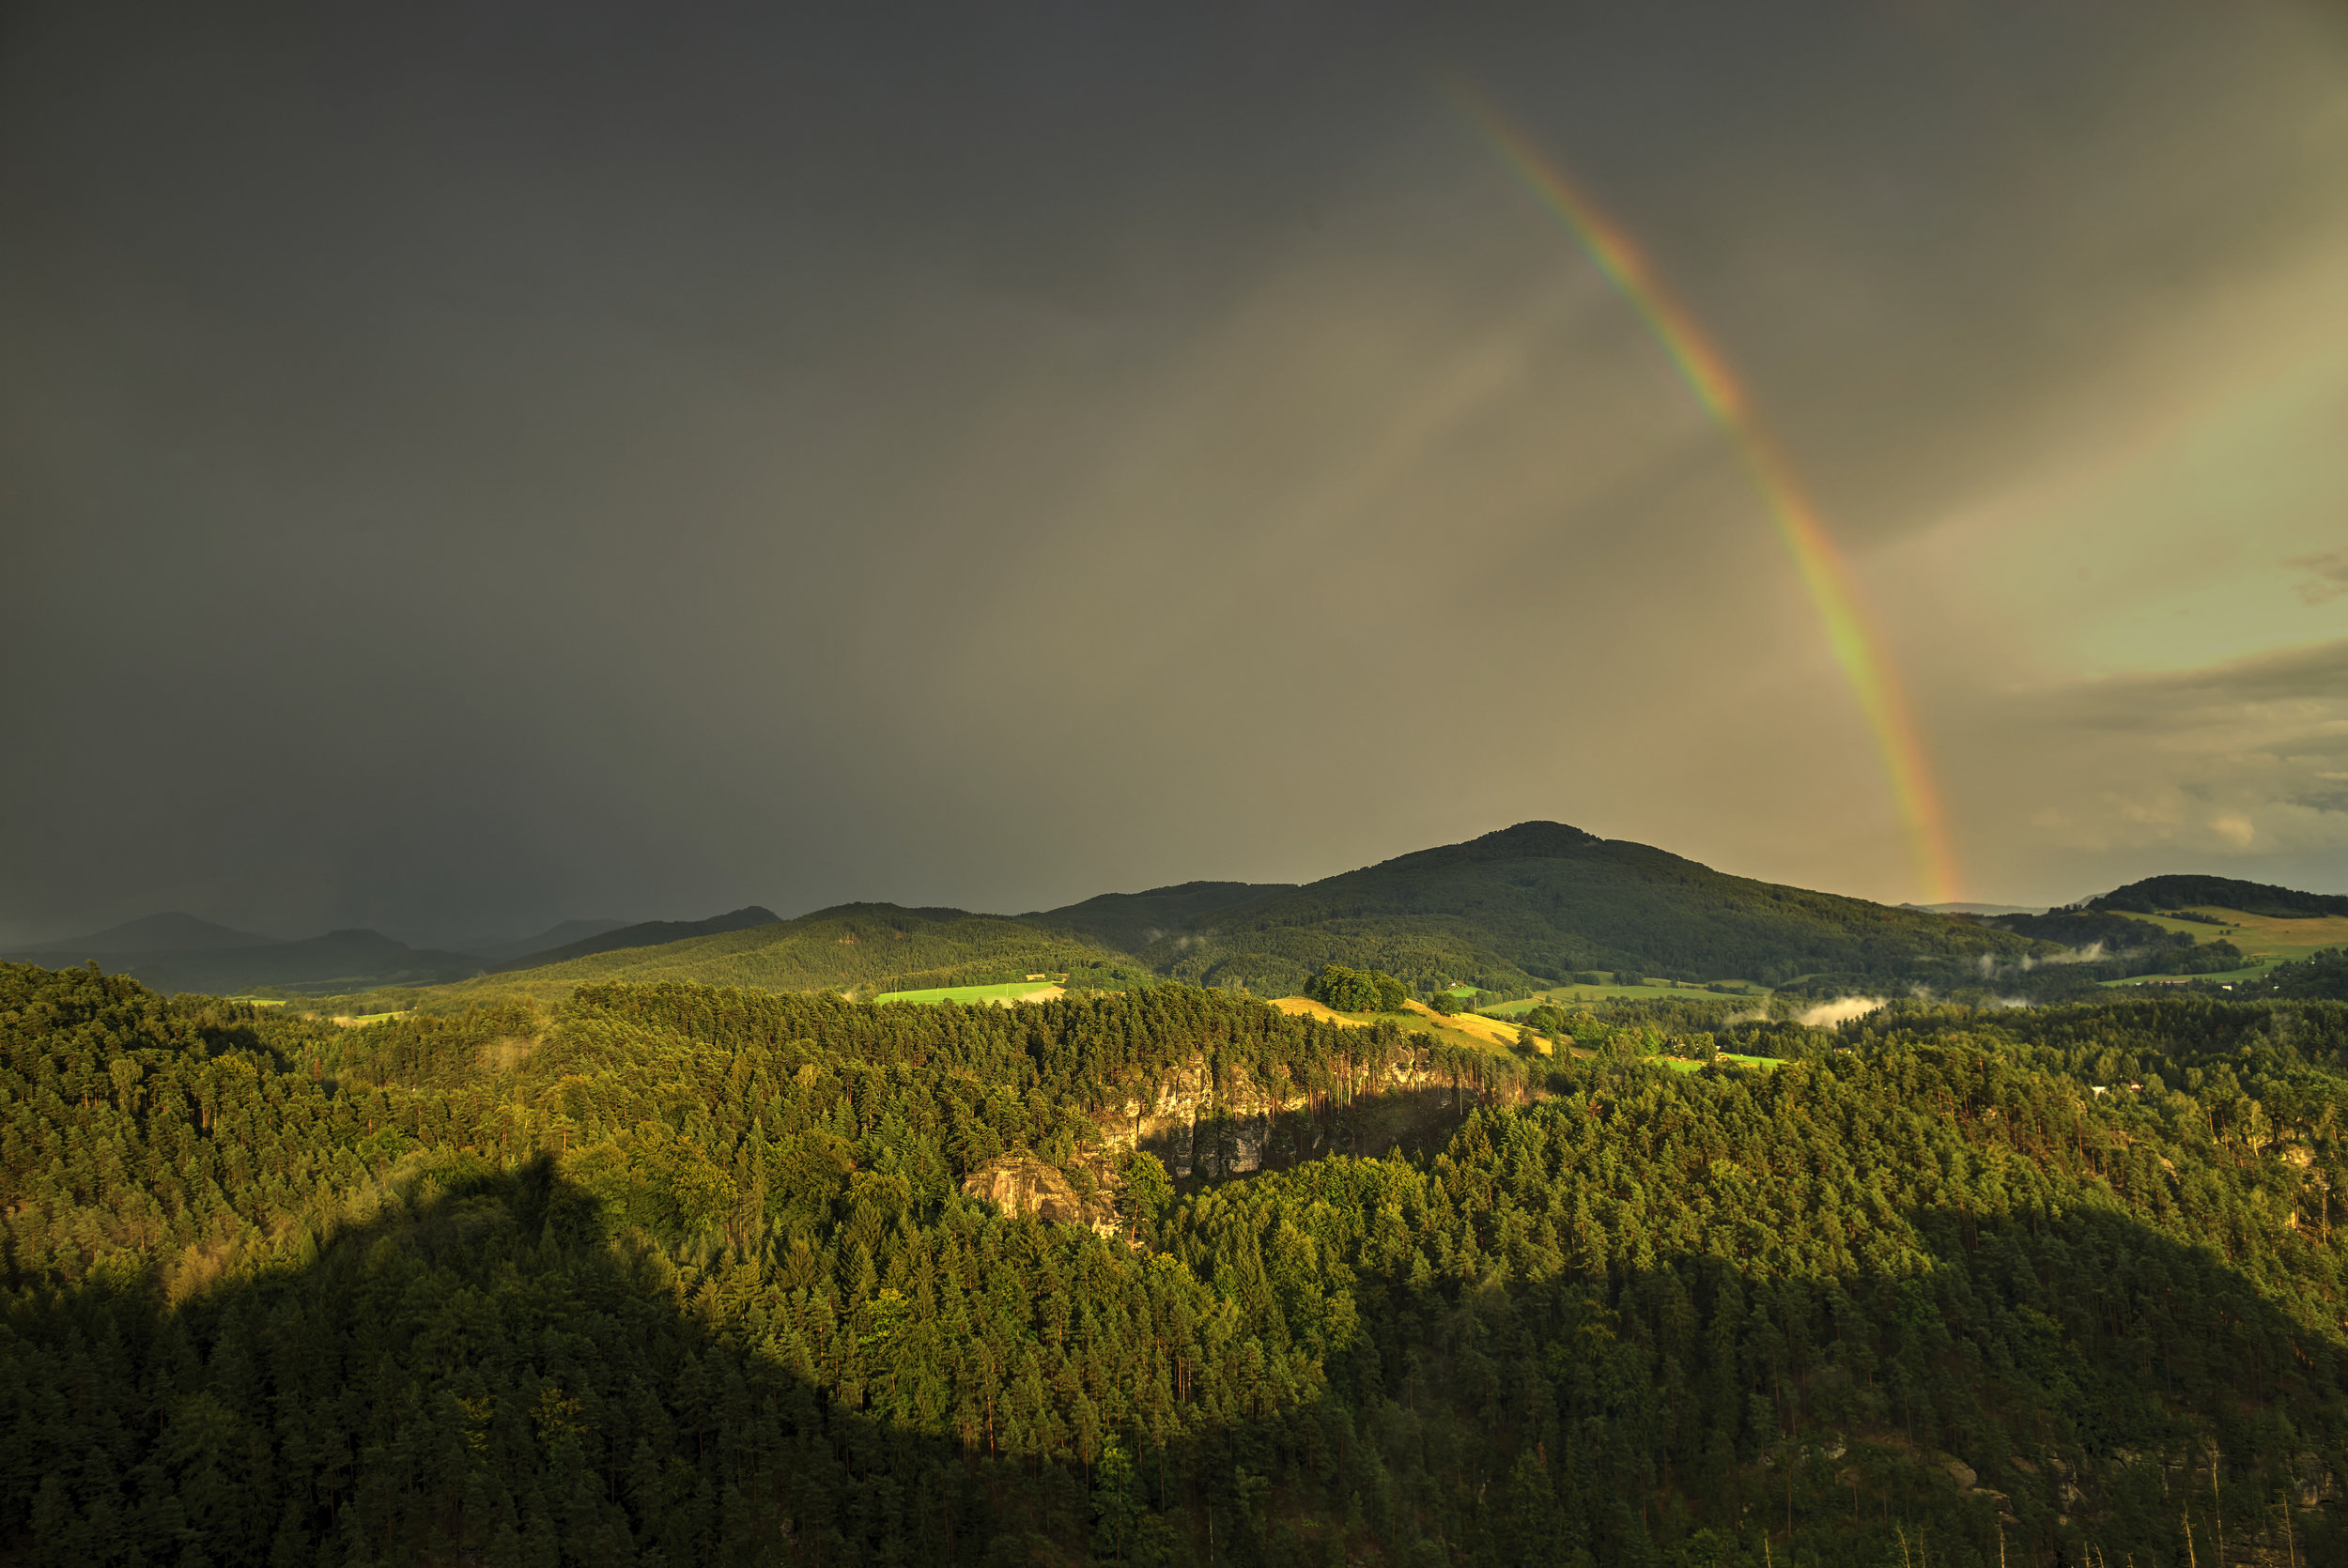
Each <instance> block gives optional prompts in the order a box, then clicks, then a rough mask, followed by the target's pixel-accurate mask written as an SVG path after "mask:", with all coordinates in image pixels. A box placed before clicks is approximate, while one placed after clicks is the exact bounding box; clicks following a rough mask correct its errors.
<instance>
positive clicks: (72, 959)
mask: <svg viewBox="0 0 2348 1568" xmlns="http://www.w3.org/2000/svg"><path fill="white" fill-rule="evenodd" d="M142 924H144V923H143V922H138V921H133V922H131V925H132V926H133V927H137V926H140V925H142ZM117 929H120V928H117ZM11 956H12V957H23V958H27V959H30V960H31V961H34V962H37V963H42V964H46V965H48V966H51V967H56V968H62V967H67V966H70V965H72V964H76V963H80V962H82V961H96V962H97V963H98V965H99V967H100V968H101V969H104V970H106V971H108V972H109V973H111V974H116V975H129V976H132V977H133V978H135V979H137V980H138V981H139V982H140V983H142V984H144V985H146V986H147V987H149V988H150V989H152V990H155V991H161V992H181V991H194V992H207V993H209V994H211V995H215V996H235V995H241V994H243V993H245V992H255V991H289V992H312V993H325V992H340V991H356V990H361V989H363V988H366V987H371V986H387V985H406V986H426V985H442V984H445V983H447V982H448V981H451V980H461V979H463V978H465V977H466V976H469V975H473V974H476V973H478V972H479V971H480V968H481V961H480V960H478V959H475V958H471V957H470V956H468V955H466V954H463V953H444V952H440V951H438V950H436V949H433V948H425V947H410V946H409V945H407V944H406V943H404V942H400V941H397V940H395V939H394V938H392V937H388V936H385V935H384V934H383V933H382V932H381V931H371V930H339V931H329V932H327V933H326V934H325V935H323V936H313V937H307V938H304V939H303V940H301V941H299V942H276V941H270V940H267V939H264V940H263V941H262V942H261V943H260V944H259V945H252V946H238V947H228V946H214V947H201V948H178V949H164V950H161V951H151V952H130V953H124V952H115V953H104V952H98V951H94V950H89V949H87V948H85V947H80V946H73V945H67V946H64V947H59V948H54V949H52V950H51V951H49V952H47V953H23V954H16V955H11Z"/></svg>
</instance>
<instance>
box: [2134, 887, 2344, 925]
mask: <svg viewBox="0 0 2348 1568" xmlns="http://www.w3.org/2000/svg"><path fill="white" fill-rule="evenodd" d="M2199 906H2209V907H2214V908H2217V909H2237V910H2240V911H2241V912H2242V913H2243V914H2245V915H2274V916H2277V917H2278V918H2281V919H2286V920H2288V919H2293V918H2305V917H2306V916H2309V915H2348V894H2342V893H2303V892H2301V891H2299V889H2297V888H2295V887H2277V886H2275V885H2274V884H2271V883H2263V882H2241V881H2238V880H2236V879H2235V878H2232V877H2204V876H2166V877H2147V878H2145V879H2144V880H2143V881H2142V882H2132V883H2129V884H2127V885H2126V886H2125V887H2115V888H2113V889H2112V890H2111V891H2110V892H2109V893H2105V894H2101V895H2099V896H2098V897H2096V898H2093V899H2089V900H2088V901H2087V907H2088V908H2090V909H2116V910H2124V911H2129V912H2131V913H2134V914H2138V915H2160V914H2165V913H2167V912H2168V911H2170V910H2172V909H2193V908H2196V907H2199Z"/></svg>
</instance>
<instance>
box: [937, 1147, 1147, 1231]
mask: <svg viewBox="0 0 2348 1568" xmlns="http://www.w3.org/2000/svg"><path fill="white" fill-rule="evenodd" d="M1087 1168H1088V1169H1089V1170H1090V1171H1091V1174H1092V1176H1093V1179H1094V1181H1095V1182H1096V1183H1097V1184H1098V1185H1097V1187H1096V1189H1095V1191H1094V1193H1093V1195H1092V1196H1091V1197H1090V1198H1087V1197H1085V1196H1083V1195H1082V1194H1080V1193H1079V1192H1078V1191H1076V1189H1075V1186H1074V1183H1072V1182H1071V1181H1070V1180H1069V1179H1068V1177H1067V1176H1065V1175H1063V1174H1062V1173H1061V1172H1060V1171H1059V1170H1058V1168H1057V1167H1055V1166H1052V1165H1047V1164H1045V1163H1044V1162H1043V1161H1041V1160H1038V1159H1036V1158H1035V1157H1034V1156H1033V1155H1028V1154H1006V1155H1003V1156H1001V1157H1000V1158H999V1159H996V1160H990V1161H987V1162H986V1163H985V1164H984V1165H982V1166H981V1167H980V1168H979V1169H977V1170H975V1171H973V1172H971V1173H970V1174H969V1175H968V1176H965V1177H964V1178H963V1183H962V1190H963V1192H964V1193H965V1195H967V1196H969V1197H973V1198H982V1199H984V1200H985V1201H986V1202H988V1203H991V1204H993V1205H994V1206H995V1207H996V1208H998V1209H1001V1210H1002V1211H1003V1212H1004V1213H1005V1214H1032V1215H1034V1216H1035V1217H1036V1218H1038V1219H1040V1220H1044V1221H1048V1222H1052V1223H1054V1224H1063V1225H1090V1226H1092V1228H1093V1229H1095V1230H1100V1231H1113V1230H1115V1229H1117V1204H1116V1198H1115V1195H1114V1192H1115V1177H1114V1176H1111V1175H1110V1174H1109V1172H1108V1171H1106V1170H1105V1169H1092V1168H1091V1167H1090V1166H1088V1167H1087Z"/></svg>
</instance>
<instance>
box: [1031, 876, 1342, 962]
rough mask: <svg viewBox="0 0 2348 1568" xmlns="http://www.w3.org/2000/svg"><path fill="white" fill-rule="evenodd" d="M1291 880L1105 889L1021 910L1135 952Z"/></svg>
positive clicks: (1286, 887)
mask: <svg viewBox="0 0 2348 1568" xmlns="http://www.w3.org/2000/svg"><path fill="white" fill-rule="evenodd" d="M1295 885H1296V884H1294V883H1288V882H1186V883H1183V884H1181V885H1180V886H1176V887H1152V888H1151V889H1150V890H1149V891H1148V892H1146V893H1103V894H1101V895H1099V896H1098V897H1096V898H1090V899H1086V900H1085V901H1084V902H1082V903H1080V904H1069V905H1067V906H1066V907H1065V908H1062V909H1050V910H1044V911H1043V912H1042V913H1040V914H1036V915H1021V916H1019V918H1020V919H1022V920H1026V921H1029V922H1032V923H1033V924H1035V925H1039V926H1049V927H1053V928H1056V929H1058V930H1073V931H1076V932H1078V933H1080V934H1082V935H1084V936H1088V937H1090V938H1091V939H1092V940H1093V941H1095V942H1098V943H1100V944H1102V945H1104V946H1108V947H1117V948H1121V949H1123V950H1124V951H1126V952H1129V953H1130V952H1136V951H1138V950H1139V949H1141V948H1143V947H1146V946H1148V945H1150V944H1151V943H1152V942H1155V941H1157V940H1158V938H1160V937H1162V936H1164V935H1166V933H1167V932H1168V931H1172V930H1181V929H1182V928H1183V927H1185V926H1188V925H1189V924H1190V923H1191V922H1192V921H1193V920H1195V919H1197V917H1199V916H1200V915H1209V914H1212V913H1213V912H1214V911H1216V910H1218V909H1228V907H1230V906H1231V905H1233V904H1237V903H1244V902H1245V901H1247V900H1248V899H1260V898H1265V897H1267V896H1269V895H1271V894H1274V893H1287V892H1290V891H1292V890H1293V889H1294V888H1295Z"/></svg>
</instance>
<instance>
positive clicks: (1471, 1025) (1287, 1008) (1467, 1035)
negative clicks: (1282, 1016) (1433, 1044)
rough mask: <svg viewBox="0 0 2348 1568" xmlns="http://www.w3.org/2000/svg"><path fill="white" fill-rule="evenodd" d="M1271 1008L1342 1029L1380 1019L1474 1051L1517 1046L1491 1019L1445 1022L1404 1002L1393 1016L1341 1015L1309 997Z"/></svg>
mask: <svg viewBox="0 0 2348 1568" xmlns="http://www.w3.org/2000/svg"><path fill="white" fill-rule="evenodd" d="M1272 1005H1273V1006H1274V1007H1277V1008H1279V1009H1280V1010H1281V1011H1282V1012H1284V1013H1287V1014H1289V1015H1290V1017H1292V1018H1312V1019H1319V1020H1320V1021H1321V1022H1323V1023H1335V1024H1336V1025H1337V1026H1338V1027H1340V1028H1345V1029H1366V1028H1367V1027H1369V1026H1370V1025H1371V1024H1373V1023H1376V1022H1379V1021H1380V1020H1381V1019H1383V1020H1386V1021H1388V1022H1393V1023H1397V1024H1399V1025H1400V1026H1401V1027H1402V1028H1404V1029H1406V1030H1409V1031H1410V1032H1412V1033H1413V1034H1421V1035H1432V1036H1434V1037H1435V1038H1437V1039H1439V1040H1446V1041H1448V1042H1450V1043H1451V1044H1453V1045H1464V1046H1467V1047H1469V1048H1471V1049H1473V1050H1476V1051H1485V1052H1490V1051H1494V1050H1499V1051H1507V1050H1511V1049H1513V1048H1514V1047H1515V1045H1516V1043H1517V1032H1516V1030H1514V1029H1513V1028H1511V1027H1509V1026H1508V1025H1506V1024H1505V1023H1502V1022H1499V1021H1497V1020H1495V1019H1489V1018H1478V1017H1476V1016H1475V1014H1474V1013H1458V1014H1455V1015H1453V1016H1452V1017H1449V1018H1445V1017H1444V1015H1443V1014H1441V1013H1439V1012H1437V1011H1435V1009H1434V1008H1432V1007H1429V1006H1427V1004H1425V1003H1424V1002H1405V1003H1403V1004H1402V1007H1403V1010H1402V1011H1400V1012H1393V1013H1341V1012H1339V1011H1337V1010H1336V1008H1335V1007H1329V1006H1327V1005H1326V1004H1324V1003H1321V1002H1316V1001H1314V1000H1313V999H1312V998H1311V997H1309V996H1283V997H1279V998H1277V999H1276V1000H1274V1002H1273V1004H1272Z"/></svg>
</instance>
